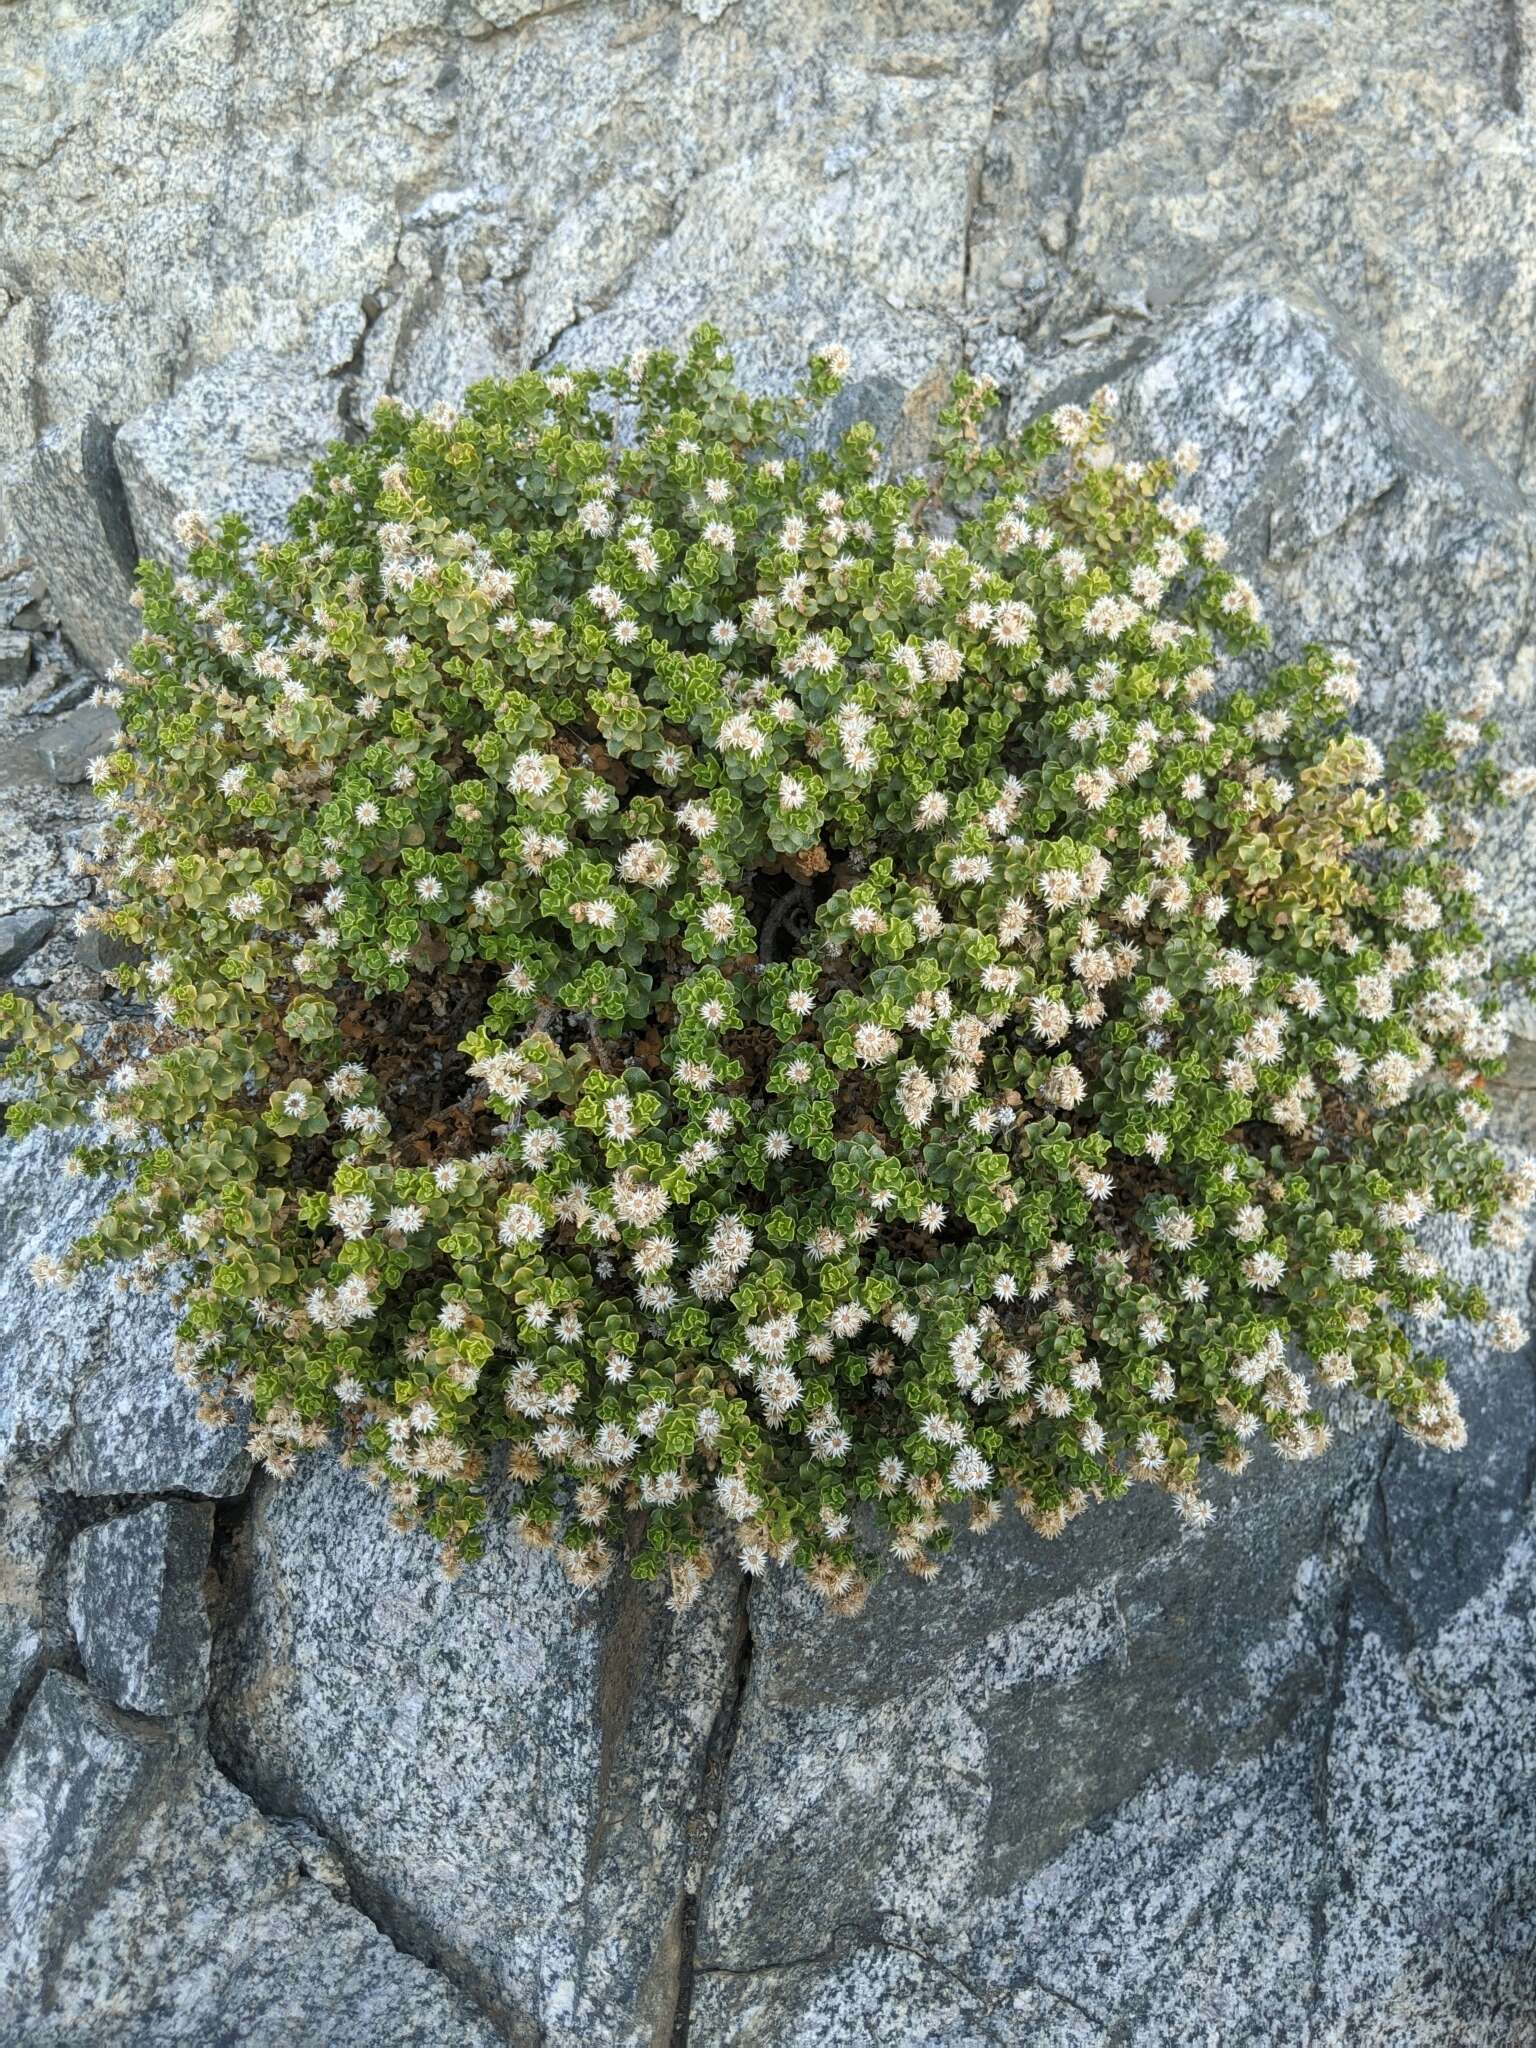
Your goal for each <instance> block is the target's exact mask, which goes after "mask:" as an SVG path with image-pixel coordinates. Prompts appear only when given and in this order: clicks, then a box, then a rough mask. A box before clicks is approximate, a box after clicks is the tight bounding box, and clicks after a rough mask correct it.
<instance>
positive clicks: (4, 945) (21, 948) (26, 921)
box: [0, 910, 53, 974]
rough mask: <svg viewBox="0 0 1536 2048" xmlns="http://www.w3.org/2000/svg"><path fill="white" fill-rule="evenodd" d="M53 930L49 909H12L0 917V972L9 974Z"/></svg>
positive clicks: (51, 914) (35, 949)
mask: <svg viewBox="0 0 1536 2048" xmlns="http://www.w3.org/2000/svg"><path fill="white" fill-rule="evenodd" d="M52 930H53V913H52V912H51V911H49V910H13V911H10V912H9V913H8V914H7V915H5V916H3V917H0V974H9V973H10V972H11V970H12V969H13V968H16V967H19V966H20V965H21V963H22V961H23V960H25V959H26V958H27V956H28V955H29V954H31V953H35V952H36V951H37V949H38V947H39V946H40V945H41V944H42V943H43V941H44V940H45V939H46V938H47V937H48V935H49V933H50V932H51V931H52Z"/></svg>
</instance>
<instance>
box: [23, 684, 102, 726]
mask: <svg viewBox="0 0 1536 2048" xmlns="http://www.w3.org/2000/svg"><path fill="white" fill-rule="evenodd" d="M95 688H96V678H95V677H94V676H91V675H80V676H66V677H65V678H64V680H63V682H62V683H60V684H59V685H58V686H57V687H56V688H55V689H52V690H50V691H49V692H48V694H47V695H46V696H44V697H39V699H38V700H37V702H36V703H35V704H33V705H32V706H31V707H30V708H31V710H32V711H33V712H35V713H36V715H37V716H38V717H39V718H52V717H54V716H55V714H56V713H58V712H60V711H73V710H74V708H75V706H76V705H77V704H83V703H84V702H85V700H86V698H87V697H89V696H90V695H91V694H92V693H93V692H94V690H95Z"/></svg>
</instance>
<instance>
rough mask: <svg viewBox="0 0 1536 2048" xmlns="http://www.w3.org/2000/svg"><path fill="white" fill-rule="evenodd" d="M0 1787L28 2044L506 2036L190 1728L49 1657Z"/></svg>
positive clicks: (371, 2045) (416, 2043) (253, 2046)
mask: <svg viewBox="0 0 1536 2048" xmlns="http://www.w3.org/2000/svg"><path fill="white" fill-rule="evenodd" d="M0 1795H3V1800H4V1806H5V1812H6V1815H7V1822H6V1827H5V1830H4V1834H3V1837H0V1873H3V1879H4V1896H5V1902H6V1907H7V1912H6V1915H5V1923H4V1924H5V1936H4V1946H3V1947H0V1996H3V1998H4V2001H5V2010H6V2012H7V2014H8V2018H7V2020H6V2021H5V2022H4V2023H3V2025H4V2027H5V2029H6V2034H7V2038H9V2039H12V2040H15V2041H18V2042H20V2041H23V2040H24V2041H25V2042H26V2043H27V2048H54V2044H58V2048H64V2044H66V2043H68V2044H72V2048H73V2044H81V2043H87V2042H89V2043H93V2044H100V2048H108V2044H110V2043H128V2042H132V2043H133V2048H184V2044H186V2043H190V2042H194V2041H195V2042H199V2043H203V2042H213V2041H227V2042H235V2041H238V2042H239V2043H240V2044H241V2048H293V2044H295V2043H298V2042H309V2041H324V2042H326V2043H334V2044H336V2048H429V2044H430V2048H437V2044H439V2043H443V2042H450V2041H451V2042H453V2043H454V2044H455V2048H459V2044H462V2048H498V2044H502V2043H504V2042H505V2040H506V2038H507V2037H506V2036H505V2035H504V2034H503V2033H502V2032H501V2031H500V2030H499V2029H498V2028H497V2027H495V2026H494V2025H492V2024H490V2023H489V2022H488V2021H487V2020H486V2018H485V2017H484V2016H483V2015H482V2014H480V2013H479V2012H477V2011H476V2010H475V2008H474V2006H473V2005H472V2004H471V2003H470V2002H469V2001H468V2000H466V1999H465V1998H464V1997H463V1996H462V1995H461V1994H460V1993H459V1992H457V1991H456V1990H455V1989H454V1987H453V1986H452V1985H450V1984H447V1983H445V1982H444V1981H443V1979H442V1978H441V1977H439V1976H437V1975H436V1974H435V1973H434V1972H432V1971H431V1970H430V1969H428V1968H427V1967H426V1966H425V1965H424V1964H422V1963H420V1962H418V1961H416V1960H414V1959H413V1958H412V1957H410V1956H408V1955H404V1954H400V1953H398V1952H397V1950H396V1949H395V1948H394V1947H393V1946H392V1945H391V1943H390V1942H389V1941H388V1940H387V1939H386V1938H385V1936H383V1935H382V1934H380V1933H379V1932H378V1931H377V1929H375V1928H374V1927H373V1926H371V1925H370V1924H369V1922H368V1921H367V1920H366V1919H365V1918H364V1917H363V1915H362V1914H361V1913H359V1912H357V1911H356V1910H355V1909H354V1908H352V1907H351V1906H349V1905H347V1904H344V1903H342V1902H341V1901H339V1900H338V1899H337V1898H336V1897H335V1895H334V1894H333V1893H332V1892H331V1891H330V1890H329V1889H328V1888H327V1887H326V1886H325V1885H324V1884H320V1883H317V1882H315V1881H314V1880H313V1879H312V1878H310V1877H309V1876H308V1875H306V1874H305V1871H304V1868H303V1864H302V1862H301V1859H300V1857H299V1855H298V1853H297V1851H296V1850H295V1848H294V1847H293V1845H292V1843H291V1841H290V1840H289V1839H288V1838H287V1837H286V1836H285V1834H284V1833H283V1832H282V1830H281V1829H279V1828H277V1827H274V1826H272V1825H270V1824H269V1823H268V1822H267V1821H266V1820H265V1819H263V1817H262V1816H261V1815H260V1814H259V1813H258V1812H257V1810H256V1808H255V1807H254V1806H253V1805H252V1804H251V1802H250V1800H249V1799H248V1798H247V1797H246V1796H245V1795H244V1794H243V1793H242V1792H240V1791H239V1790H238V1789H237V1788H236V1787H235V1786H234V1785H232V1784H230V1782H229V1781H228V1779H226V1778H224V1777H222V1776H221V1775H220V1774H219V1772H218V1771H217V1770H216V1769H215V1768H214V1766H213V1764H212V1763H211V1761H210V1760H209V1758H208V1757H207V1755H206V1753H205V1752H204V1751H203V1750H202V1748H201V1746H200V1744H199V1743H198V1741H197V1738H196V1735H195V1733H194V1732H193V1731H191V1730H190V1729H188V1728H186V1727H185V1726H182V1727H180V1728H176V1729H174V1730H169V1731H168V1730H166V1729H165V1728H163V1727H159V1726H156V1725H155V1724H153V1723H147V1722H144V1721H129V1720H128V1719H126V1718H125V1717H123V1716H121V1715H118V1714H116V1713H114V1712H113V1711H112V1710H111V1709H109V1708H107V1707H104V1706H102V1705H101V1704H100V1703H99V1702H97V1701H95V1700H93V1699H91V1697H90V1696H89V1694H88V1693H87V1692H86V1691H85V1689H84V1687H83V1686H81V1685H80V1684H79V1683H78V1681H76V1680H74V1679H72V1678H69V1677H66V1676H65V1675H64V1674H62V1673H60V1672H53V1673H51V1674H50V1675H49V1676H48V1677H47V1678H46V1679H45V1680H44V1682H43V1685H42V1687H41V1689H40V1690H39V1692H38V1694H37V1697H36V1698H35V1699H34V1701H33V1702H32V1705H31V1707H30V1709H29V1710H28V1713H27V1717H26V1720H25V1722H24V1723H23V1724H22V1730H21V1734H20V1737H19V1739H18V1741H17V1743H16V1746H15V1749H14V1750H13V1751H12V1754H11V1757H10V1760H9V1763H8V1765H7V1767H6V1771H5V1776H4V1779H3V1780H0ZM13 2028H14V2031H13V2030H12V2029H13Z"/></svg>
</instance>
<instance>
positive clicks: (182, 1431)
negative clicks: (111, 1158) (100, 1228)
mask: <svg viewBox="0 0 1536 2048" xmlns="http://www.w3.org/2000/svg"><path fill="white" fill-rule="evenodd" d="M71 1149H72V1148H71V1144H70V1141H69V1139H68V1138H67V1136H61V1135H59V1134H56V1133H54V1132H49V1131H35V1132H33V1134H32V1135H31V1137H29V1138H27V1139H25V1140H24V1141H23V1142H22V1143H20V1144H5V1145H0V1474H9V1473H10V1472H13V1471H14V1472H30V1473H32V1474H34V1475H36V1476H38V1477H40V1478H45V1479H46V1483H47V1484H48V1485H49V1486H51V1487H53V1488H56V1489H59V1490H61V1491H65V1492H69V1493H76V1494H85V1495H100V1494H120V1493H162V1492H166V1491H169V1490H172V1489H180V1490H183V1491H186V1492H188V1493H201V1494H209V1495H213V1496H219V1495H228V1494H237V1493H239V1492H240V1491H241V1490H242V1488H243V1487H244V1485H245V1482H246V1479H247V1476H248V1474H249V1471H250V1464H249V1460H248V1459H247V1458H246V1455H245V1452H244V1450H243V1448H242V1447H241V1445H240V1442H239V1440H238V1437H237V1436H236V1435H235V1433H234V1432H233V1431H230V1430H222V1431H215V1430H211V1429H208V1428H206V1427H205V1426H204V1425H203V1424H202V1423H200V1422H199V1421H198V1420H197V1414H196V1405H197V1404H196V1401H195V1399H194V1397H193V1395H192V1393H191V1392H190V1390H189V1389H188V1388H187V1387H185V1386H183V1384H182V1383H181V1381H179V1380H178V1379H177V1378H176V1377H175V1376H174V1375H173V1373H172V1372H171V1369H170V1362H169V1361H170V1345H171V1335H172V1332H173V1330H174V1327H175V1315H174V1311H173V1310H172V1308H171V1305H170V1303H169V1300H168V1298H167V1297H166V1296H165V1295H164V1294H161V1293H154V1294H139V1293H136V1292H134V1291H132V1290H131V1289H127V1290H124V1289H120V1288H119V1287H118V1286H116V1285H115V1284H114V1281H113V1279H112V1278H111V1277H109V1275H108V1274H107V1273H106V1272H104V1271H103V1270H101V1269H99V1268H98V1269H97V1270H95V1271H94V1272H92V1273H90V1274H88V1275H86V1276H85V1277H84V1278H82V1279H81V1280H80V1281H78V1282H77V1283H76V1285H75V1286H74V1287H72V1288H69V1289H68V1290H66V1291H63V1292H60V1291H58V1290H55V1289H51V1288H39V1287H38V1286H37V1285H36V1284H35V1283H34V1282H33V1279H32V1277H31V1271H30V1268H31V1265H32V1261H33V1260H34V1259H35V1258H37V1257H39V1256H40V1255H48V1256H52V1257H58V1256H60V1255H61V1254H62V1253H63V1252H64V1251H65V1250H66V1249H67V1247H68V1246H69V1244H70V1243H71V1242H72V1241H73V1239H75V1238H76V1237H78V1236H79V1235H80V1233H81V1232H82V1231H83V1230H85V1229H86V1228H88V1226H89V1224H90V1222H91V1220H92V1219H93V1218H94V1216H95V1215H96V1214H97V1213H98V1210H99V1206H100V1202H101V1199H102V1195H101V1189H100V1185H99V1183H93V1182H91V1181H89V1180H86V1179H83V1178H75V1179H71V1178H70V1177H69V1176H68V1175H67V1174H65V1172H64V1170H63V1168H64V1163H65V1161H66V1160H67V1158H68V1156H69V1153H70V1150H71Z"/></svg>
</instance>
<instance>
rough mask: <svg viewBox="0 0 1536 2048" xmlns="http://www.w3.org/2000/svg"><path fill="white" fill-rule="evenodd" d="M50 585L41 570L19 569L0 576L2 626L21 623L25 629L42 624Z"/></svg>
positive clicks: (0, 616)
mask: <svg viewBox="0 0 1536 2048" xmlns="http://www.w3.org/2000/svg"><path fill="white" fill-rule="evenodd" d="M47 595H48V585H47V584H46V582H45V581H44V580H43V575H42V572H41V570H39V569H37V568H35V567H28V568H25V569H17V571H16V572H15V574H14V575H6V576H4V577H3V578H0V626H15V625H20V626H21V627H22V629H23V631H27V630H30V629H31V628H33V627H35V626H39V625H41V624H42V604H43V599H44V598H45V597H46V596H47Z"/></svg>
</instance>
